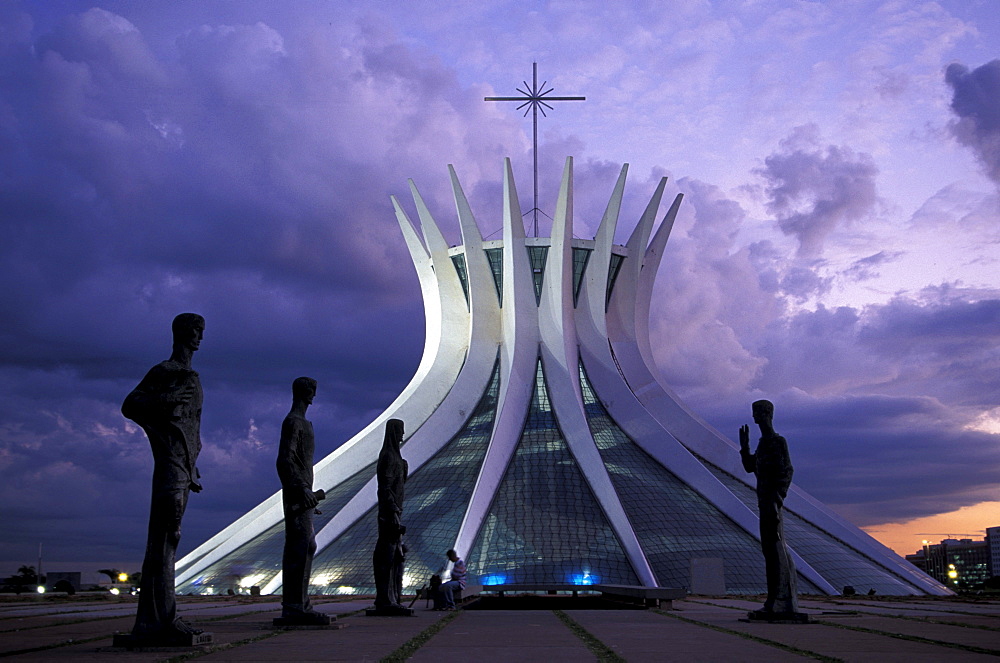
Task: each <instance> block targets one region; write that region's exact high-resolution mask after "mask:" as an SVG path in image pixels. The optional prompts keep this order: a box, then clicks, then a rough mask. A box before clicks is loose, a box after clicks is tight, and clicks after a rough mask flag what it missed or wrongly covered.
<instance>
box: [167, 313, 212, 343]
mask: <svg viewBox="0 0 1000 663" xmlns="http://www.w3.org/2000/svg"><path fill="white" fill-rule="evenodd" d="M170 330H171V331H172V332H173V335H174V347H178V346H180V347H183V348H186V349H188V350H191V351H192V352H194V351H195V350H197V349H198V346H199V345H201V339H202V337H203V336H204V335H205V318H203V317H201V316H200V315H198V314H197V313H181V314H180V315H178V316H177V317H176V318H174V321H173V322H172V323H171V324H170Z"/></svg>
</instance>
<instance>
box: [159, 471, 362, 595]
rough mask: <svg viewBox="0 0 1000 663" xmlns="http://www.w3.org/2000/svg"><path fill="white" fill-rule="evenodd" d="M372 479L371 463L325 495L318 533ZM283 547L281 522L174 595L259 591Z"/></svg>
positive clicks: (315, 519)
mask: <svg viewBox="0 0 1000 663" xmlns="http://www.w3.org/2000/svg"><path fill="white" fill-rule="evenodd" d="M374 475H375V463H372V464H371V465H369V466H368V467H366V468H364V469H363V470H361V471H360V472H357V473H355V474H354V475H353V476H352V477H350V478H349V479H347V480H346V481H342V482H341V483H340V484H339V485H337V486H335V487H334V488H332V489H330V490H329V491H327V494H326V499H325V500H323V501H322V502H320V503H319V505H318V507H317V508H318V509H319V510H320V511H321V512H322V513H320V514H318V515H315V516H313V527H314V528H315V529H316V531H317V532H318V531H319V530H320V529H322V528H323V526H324V525H326V524H327V523H328V522H330V520H331V519H332V518H333V517H334V516H335V515H336V514H337V512H338V511H340V510H341V509H342V508H344V505H345V504H347V502H348V501H349V500H350V499H351V498H352V497H354V495H355V493H357V492H358V491H359V490H361V487H362V486H364V485H365V483H367V482H368V480H369V479H371V478H372V477H373V476H374ZM284 547H285V520H284V518H282V519H281V520H279V521H278V523H277V524H276V525H274V526H272V527H270V528H268V529H266V530H264V531H263V532H262V533H260V534H258V535H257V536H256V537H254V538H252V539H250V540H249V541H247V542H246V543H244V544H243V545H241V546H240V547H238V548H236V550H234V551H232V552H231V553H229V554H227V555H225V556H224V557H223V558H222V559H220V560H218V561H216V562H215V563H213V564H211V565H209V567H208V568H206V569H205V570H204V571H202V572H201V573H200V574H198V575H197V576H194V577H193V578H191V579H189V580H187V581H185V582H183V583H181V584H180V585H178V586H177V593H178V594H225V593H226V592H227V591H228V590H230V589H231V590H233V591H234V592H236V593H237V594H249V593H250V587H253V586H255V585H256V586H258V587H263V586H264V585H266V584H267V583H268V582H270V581H271V579H272V578H274V576H275V575H277V574H278V571H280V570H281V555H282V551H283V549H284Z"/></svg>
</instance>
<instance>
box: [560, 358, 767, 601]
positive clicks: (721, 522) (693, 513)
mask: <svg viewBox="0 0 1000 663" xmlns="http://www.w3.org/2000/svg"><path fill="white" fill-rule="evenodd" d="M580 385H581V387H582V389H583V402H584V408H585V411H586V413H587V423H588V424H589V426H590V432H591V434H592V435H593V437H594V442H596V443H597V448H598V450H599V451H600V453H601V458H602V459H603V460H604V465H605V467H606V468H607V470H608V474H609V475H610V476H611V481H612V483H614V486H615V491H616V492H617V493H618V497H619V499H620V500H621V502H622V507H624V509H625V513H626V514H627V515H628V518H629V521H630V522H631V523H632V529H633V530H634V531H635V534H636V537H638V539H639V543H640V544H641V546H642V549H643V552H644V553H645V555H646V559H647V561H648V562H649V565H650V566H651V567H652V568H653V572H654V573H655V574H656V578H657V582H658V583H659V585H660V586H661V587H690V586H691V583H690V576H691V559H693V558H701V557H708V558H711V557H716V558H722V559H723V561H724V565H725V566H724V568H725V579H726V588H727V591H728V592H730V593H734V594H756V593H760V592H766V591H767V583H766V579H765V572H764V560H763V557H762V556H761V554H760V544H759V543H758V542H757V540H756V539H755V538H754V537H753V536H751V535H750V534H749V533H748V532H747V531H746V530H744V529H743V528H741V527H740V526H739V525H737V524H736V523H735V522H733V521H732V519H730V518H729V517H727V516H726V515H725V514H724V513H722V511H720V510H719V509H718V508H716V507H715V506H714V505H713V504H712V503H711V502H709V501H708V500H706V499H705V498H704V497H702V496H701V495H700V494H698V493H697V492H696V491H695V490H694V489H692V488H691V487H690V486H688V485H687V484H686V483H684V482H683V481H682V480H680V479H679V478H677V476H676V475H674V474H673V473H672V472H671V471H670V470H668V469H666V468H665V467H663V466H662V465H661V464H660V463H658V462H657V461H656V460H655V459H653V458H652V457H651V456H650V455H649V454H647V453H646V452H645V451H643V450H642V449H641V448H640V447H639V446H637V445H636V444H635V442H633V441H632V440H631V439H630V438H629V437H628V436H627V435H626V434H625V432H624V431H623V430H622V429H621V428H620V427H619V426H618V424H616V423H615V422H614V420H613V419H612V418H611V417H610V415H609V414H608V412H607V410H606V409H605V408H604V406H603V405H602V404H601V402H600V400H598V398H597V395H596V394H595V393H594V389H593V387H592V386H591V384H590V381H589V380H588V379H587V373H586V371H585V370H584V367H583V364H582V363H581V364H580Z"/></svg>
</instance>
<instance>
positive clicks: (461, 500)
mask: <svg viewBox="0 0 1000 663" xmlns="http://www.w3.org/2000/svg"><path fill="white" fill-rule="evenodd" d="M499 391H500V364H499V360H498V361H497V363H496V364H495V365H494V368H493V375H492V377H491V378H490V383H489V385H488V387H487V389H486V391H485V393H484V394H483V396H482V397H481V398H480V399H479V403H478V404H477V406H476V409H475V410H474V411H473V413H472V416H470V417H469V419H468V421H467V422H466V423H465V426H464V427H463V428H462V430H461V431H459V432H458V433H457V434H456V435H455V437H453V438H452V439H451V440H450V441H449V442H448V444H446V445H445V446H444V447H443V448H442V449H441V450H440V451H439V452H438V453H437V454H435V456H434V457H433V458H431V459H430V460H429V461H428V462H427V463H425V464H424V465H423V466H422V467H421V468H420V469H419V470H417V471H415V472H414V473H413V474H411V475H410V476H409V478H407V481H406V499H405V501H404V505H403V524H405V525H406V529H407V533H406V535H405V537H404V539H403V541H404V543H405V544H406V546H407V547H408V548H409V551H408V553H407V557H406V574H405V576H404V581H403V585H404V587H406V588H408V589H416V588H417V587H420V586H421V585H423V584H424V583H425V582H426V581H427V580H428V579H429V578H430V576H431V575H432V574H434V573H437V571H438V570H439V569H440V568H441V567H442V566H443V564H444V562H445V561H446V557H445V552H446V551H447V550H448V549H449V548H451V547H452V546H454V545H455V538H456V537H457V536H458V528H459V526H460V525H461V524H462V518H463V517H464V516H465V510H466V508H467V507H468V504H469V499H470V498H471V496H472V489H473V487H474V486H475V483H476V479H477V478H478V476H479V470H480V467H481V466H482V463H483V459H484V458H485V456H486V449H487V447H488V446H489V442H490V436H491V434H492V431H493V420H494V418H495V417H496V406H497V398H498V394H499ZM404 451H405V446H404ZM373 471H374V469H373ZM369 476H371V475H369ZM377 517H378V516H377V507H372V508H371V509H370V510H368V512H366V513H365V515H364V516H363V517H362V518H360V519H359V520H358V521H357V522H356V523H354V524H353V525H351V526H350V527H348V528H347V530H346V531H345V532H344V533H343V534H342V535H340V536H339V537H337V539H336V540H334V541H333V542H332V543H331V544H330V545H329V546H327V547H326V548H325V549H324V550H322V551H320V552H319V553H318V554H317V555H316V558H315V560H314V561H313V574H312V586H311V587H310V592H311V593H315V594H374V593H375V576H374V572H373V570H372V552H373V551H374V549H375V540H376V539H377V538H378V526H377Z"/></svg>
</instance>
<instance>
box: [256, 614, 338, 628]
mask: <svg viewBox="0 0 1000 663" xmlns="http://www.w3.org/2000/svg"><path fill="white" fill-rule="evenodd" d="M335 621H337V618H336V617H331V616H330V615H324V614H321V613H316V614H314V615H313V614H310V615H309V616H308V618H302V617H275V618H274V619H273V620H272V621H271V624H272V625H274V626H287V627H291V626H316V627H324V626H329V625H330V624H331V623H332V622H335Z"/></svg>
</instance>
